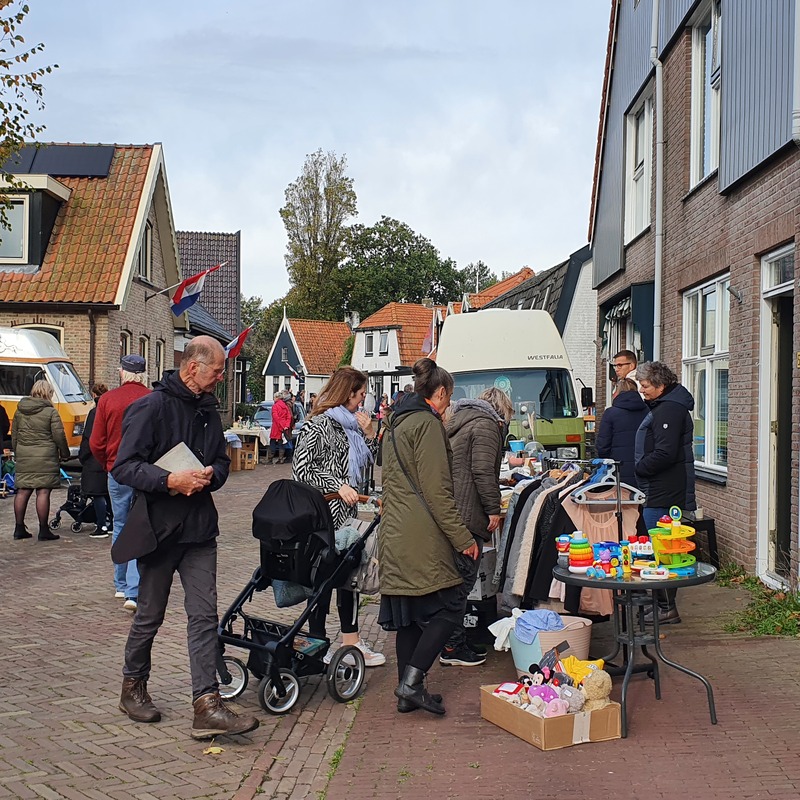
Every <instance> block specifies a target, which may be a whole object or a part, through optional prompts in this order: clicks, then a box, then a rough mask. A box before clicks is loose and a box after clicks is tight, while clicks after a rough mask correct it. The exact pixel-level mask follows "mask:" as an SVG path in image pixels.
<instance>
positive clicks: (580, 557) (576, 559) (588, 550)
mask: <svg viewBox="0 0 800 800" xmlns="http://www.w3.org/2000/svg"><path fill="white" fill-rule="evenodd" d="M592 564H594V553H593V552H592V546H591V545H590V544H589V540H588V539H587V538H586V537H585V536H584V535H583V534H582V533H581V531H575V533H573V534H572V538H571V539H570V543H569V571H570V572H577V573H585V572H586V570H587V569H589V568H591V566H592Z"/></svg>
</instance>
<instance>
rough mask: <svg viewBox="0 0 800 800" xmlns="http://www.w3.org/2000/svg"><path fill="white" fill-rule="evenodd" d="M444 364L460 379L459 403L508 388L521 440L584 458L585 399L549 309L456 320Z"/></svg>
mask: <svg viewBox="0 0 800 800" xmlns="http://www.w3.org/2000/svg"><path fill="white" fill-rule="evenodd" d="M436 362H437V364H440V365H441V366H442V367H444V368H445V369H446V370H447V371H448V372H450V373H452V375H453V378H454V379H455V387H456V388H455V392H454V394H453V400H454V401H455V400H458V399H459V398H460V397H470V398H474V397H477V396H478V395H479V394H480V393H481V392H483V391H484V390H486V389H489V388H491V387H493V386H494V387H496V388H498V389H502V390H503V391H504V392H505V393H506V394H507V395H508V396H509V397H510V398H511V401H512V403H513V404H514V420H513V421H512V423H511V435H512V436H513V437H514V438H519V439H530V438H531V436H532V434H533V436H532V438H534V439H536V441H537V442H540V443H541V444H542V445H543V446H544V448H545V450H547V451H548V452H549V453H550V454H551V455H552V456H553V457H556V458H578V457H581V458H582V457H583V456H584V454H585V433H584V421H583V416H582V410H581V406H580V405H579V398H580V394H579V393H578V390H577V386H576V383H575V378H574V376H573V374H572V366H571V364H570V361H569V356H568V355H567V351H566V349H565V348H564V342H563V341H562V340H561V336H560V335H559V333H558V329H557V328H556V326H555V323H554V322H553V319H552V317H551V316H550V315H549V314H548V313H547V312H546V311H514V310H512V309H507V308H496V309H495V308H492V309H487V310H485V311H478V312H476V313H469V314H451V315H449V316H448V317H447V319H446V320H445V322H444V327H443V328H442V335H441V338H440V341H439V346H438V348H437V353H436ZM530 422H533V427H534V431H531V430H530V427H529V423H530ZM525 423H528V425H526V424H525Z"/></svg>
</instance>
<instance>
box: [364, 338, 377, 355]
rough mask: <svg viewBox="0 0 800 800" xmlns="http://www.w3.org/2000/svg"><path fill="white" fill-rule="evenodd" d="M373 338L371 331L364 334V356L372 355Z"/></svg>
mask: <svg viewBox="0 0 800 800" xmlns="http://www.w3.org/2000/svg"><path fill="white" fill-rule="evenodd" d="M374 339H375V336H374V334H372V333H365V334H364V355H365V356H372V355H373V354H374V352H375V351H374V349H373V348H374V347H375V344H374Z"/></svg>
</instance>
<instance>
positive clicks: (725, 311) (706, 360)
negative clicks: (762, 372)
mask: <svg viewBox="0 0 800 800" xmlns="http://www.w3.org/2000/svg"><path fill="white" fill-rule="evenodd" d="M730 284H731V282H730V276H728V275H726V276H724V277H722V278H717V279H715V280H714V281H712V282H710V283H707V284H705V285H704V286H701V287H700V288H698V289H693V290H692V291H691V292H687V293H686V294H684V297H683V316H684V320H683V383H684V385H685V386H686V388H687V389H688V390H689V391H690V392H691V393H692V396H693V397H694V411H693V412H692V419H693V420H694V458H695V462H696V463H697V465H698V466H701V467H708V468H709V469H712V470H715V471H723V470H726V469H727V467H728V349H729V344H728V342H729V327H730V326H729V310H730V293H729V292H728V287H729V286H730Z"/></svg>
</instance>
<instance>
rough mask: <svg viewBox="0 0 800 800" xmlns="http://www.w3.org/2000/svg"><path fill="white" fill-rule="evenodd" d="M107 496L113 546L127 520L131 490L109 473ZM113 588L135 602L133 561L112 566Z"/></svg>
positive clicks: (136, 581)
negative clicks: (112, 517)
mask: <svg viewBox="0 0 800 800" xmlns="http://www.w3.org/2000/svg"><path fill="white" fill-rule="evenodd" d="M108 495H109V497H110V498H111V510H112V511H113V512H114V532H113V533H112V534H111V543H112V545H113V543H114V542H116V541H117V536H119V534H120V531H121V530H122V528H123V527H124V526H125V522H126V521H127V519H128V512H129V511H130V510H131V505H132V504H133V488H132V487H131V486H124V485H123V484H121V483H117V482H116V481H115V480H114V477H113V476H112V475H111V473H109V475H108ZM114 588H115V589H116V590H117V591H118V592H123V593H124V594H125V599H126V600H136V599H137V598H138V597H139V570H138V569H137V567H136V562H135V561H128V563H127V564H114Z"/></svg>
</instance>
